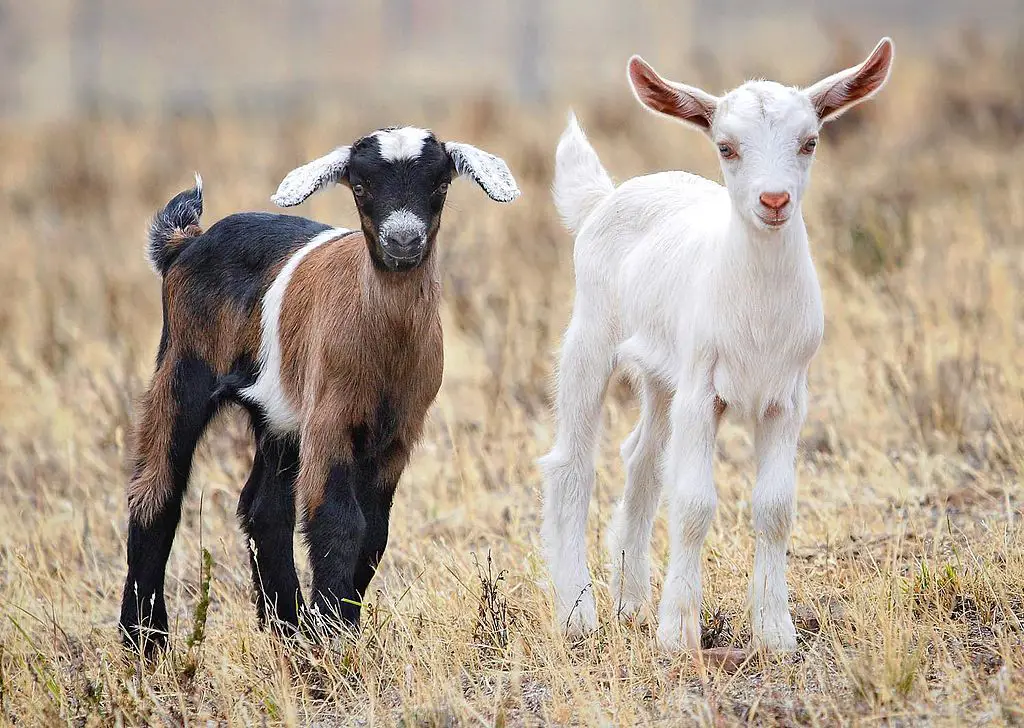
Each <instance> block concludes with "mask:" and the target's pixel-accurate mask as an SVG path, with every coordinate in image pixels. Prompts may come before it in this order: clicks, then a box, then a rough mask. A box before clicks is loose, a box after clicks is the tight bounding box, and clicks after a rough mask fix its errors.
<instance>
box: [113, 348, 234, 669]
mask: <svg viewBox="0 0 1024 728" xmlns="http://www.w3.org/2000/svg"><path fill="white" fill-rule="evenodd" d="M215 383H216V377H215V375H214V373H213V371H212V370H211V369H210V368H209V367H208V366H207V365H206V364H205V363H204V362H202V361H200V360H198V359H191V358H182V359H179V360H177V361H173V360H165V361H164V362H163V363H162V364H161V367H160V368H159V369H158V371H157V375H156V376H155V377H154V383H153V386H152V387H151V388H150V391H149V392H148V393H147V397H146V400H145V402H144V404H143V409H142V412H141V418H140V420H141V421H140V426H139V428H138V434H139V436H140V439H144V440H145V441H144V442H139V443H137V444H136V447H137V450H138V457H137V462H136V466H135V472H134V474H133V477H132V483H131V484H130V486H129V504H130V511H131V512H130V516H129V524H128V576H127V578H126V579H125V584H124V593H123V595H122V599H121V619H120V627H121V632H122V636H123V638H124V641H125V644H126V645H127V646H129V647H133V648H136V649H139V648H141V649H144V650H145V651H146V653H147V654H148V653H151V652H152V650H153V649H154V648H155V647H158V646H162V645H164V644H165V643H166V640H167V606H166V604H165V603H164V570H165V568H166V566H167V558H168V557H169V556H170V553H171V544H172V543H173V542H174V532H175V530H176V529H177V527H178V520H179V519H180V518H181V503H182V499H183V498H184V495H185V490H186V488H187V487H188V477H189V472H190V471H191V469H192V455H193V453H194V452H195V448H196V445H197V444H198V443H199V439H200V438H201V437H202V434H203V430H205V429H206V426H207V424H209V422H210V419H211V418H212V417H213V415H214V413H215V410H216V404H215V402H214V400H213V398H212V396H211V395H212V393H213V391H214V387H215Z"/></svg>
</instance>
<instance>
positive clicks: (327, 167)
mask: <svg viewBox="0 0 1024 728" xmlns="http://www.w3.org/2000/svg"><path fill="white" fill-rule="evenodd" d="M350 153H351V149H350V148H349V147H338V148H337V149H335V150H334V151H333V152H331V153H330V154H325V155H324V156H322V157H320V158H319V159H314V160H313V161H312V162H308V163H307V164H304V165H302V166H301V167H299V168H298V169H293V170H292V171H291V172H289V173H288V174H287V175H286V176H285V178H284V179H283V180H282V181H281V184H280V185H279V186H278V188H277V192H275V193H274V194H273V195H272V196H271V198H270V200H271V202H273V203H274V204H275V205H280V206H281V207H292V206H293V205H298V204H299V203H300V202H302V201H303V200H305V199H306V198H307V197H309V196H310V195H311V194H313V193H314V192H316V191H317V190H320V189H323V188H324V187H329V186H331V185H333V184H337V183H338V182H339V181H340V180H341V178H342V177H343V176H344V175H345V171H346V169H347V168H348V158H349V154H350Z"/></svg>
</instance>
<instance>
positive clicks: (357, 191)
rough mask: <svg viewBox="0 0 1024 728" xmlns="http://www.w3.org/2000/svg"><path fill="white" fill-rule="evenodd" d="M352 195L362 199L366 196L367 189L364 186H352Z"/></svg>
mask: <svg viewBox="0 0 1024 728" xmlns="http://www.w3.org/2000/svg"><path fill="white" fill-rule="evenodd" d="M352 194H353V195H355V196H356V197H362V196H363V195H365V194H366V188H365V187H363V186H362V185H352Z"/></svg>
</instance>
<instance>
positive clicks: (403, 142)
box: [372, 126, 430, 162]
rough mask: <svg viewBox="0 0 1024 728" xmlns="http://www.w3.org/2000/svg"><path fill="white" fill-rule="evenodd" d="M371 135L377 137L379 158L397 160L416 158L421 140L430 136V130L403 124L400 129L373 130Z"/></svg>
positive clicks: (420, 146)
mask: <svg viewBox="0 0 1024 728" xmlns="http://www.w3.org/2000/svg"><path fill="white" fill-rule="evenodd" d="M372 136H375V137H377V143H378V144H379V145H380V157H381V159H384V160H386V161H389V162H397V161H398V160H400V159H416V157H418V156H420V152H422V151H423V142H425V141H426V140H427V137H429V136H430V132H429V131H427V130H426V129H417V128H416V127H414V126H405V127H402V128H401V129H382V130H381V131H375V132H374V133H373V134H372Z"/></svg>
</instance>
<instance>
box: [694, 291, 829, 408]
mask: <svg viewBox="0 0 1024 728" xmlns="http://www.w3.org/2000/svg"><path fill="white" fill-rule="evenodd" d="M751 294H753V295H751ZM713 303H714V306H715V310H714V312H713V314H712V315H709V316H708V318H707V319H706V321H708V322H709V323H710V326H709V328H708V330H706V332H705V333H706V336H707V340H706V341H705V342H704V343H705V345H706V346H709V347H710V348H711V351H712V357H713V361H714V370H713V383H714V388H715V392H716V393H717V394H718V396H719V397H720V398H721V399H723V400H724V401H725V402H726V403H727V404H728V405H729V407H730V409H732V410H734V411H736V412H737V413H738V414H741V415H743V416H752V415H760V414H761V413H763V412H764V411H765V410H766V409H767V408H769V407H771V406H776V407H783V408H784V409H785V408H788V407H789V406H790V404H791V403H792V402H794V401H795V396H796V395H797V393H798V390H799V388H800V387H802V386H803V382H804V379H805V377H806V373H807V367H808V365H809V364H810V361H811V359H812V358H813V357H814V354H815V352H817V350H818V347H819V346H820V344H821V338H822V333H823V330H824V313H823V310H822V306H821V291H820V289H819V288H818V286H817V281H816V279H811V280H808V281H806V282H803V281H800V282H797V283H795V284H793V285H791V286H790V287H788V288H769V289H767V290H766V289H761V290H753V291H747V292H745V294H744V295H734V296H732V297H718V298H717V300H715V301H714V302H713Z"/></svg>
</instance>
